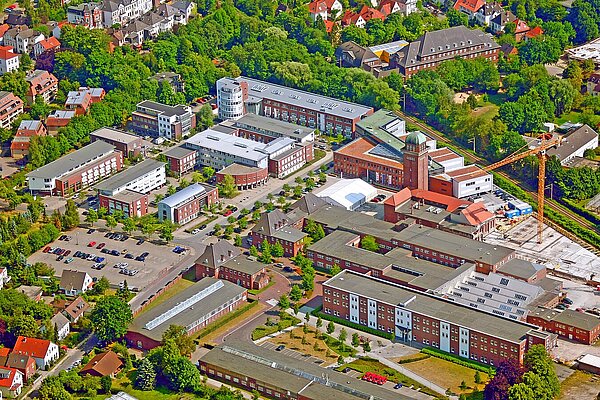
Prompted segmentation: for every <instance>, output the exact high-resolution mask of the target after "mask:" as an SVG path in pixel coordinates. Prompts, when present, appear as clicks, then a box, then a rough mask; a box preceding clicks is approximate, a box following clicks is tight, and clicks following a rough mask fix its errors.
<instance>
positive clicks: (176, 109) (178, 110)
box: [136, 100, 188, 116]
mask: <svg viewBox="0 0 600 400" xmlns="http://www.w3.org/2000/svg"><path fill="white" fill-rule="evenodd" d="M137 107H143V108H148V109H151V110H154V111H157V112H160V113H162V114H164V115H168V116H172V115H183V114H185V113H187V112H188V107H187V106H184V105H181V104H178V105H176V106H169V105H166V104H162V103H157V102H156V101H150V100H144V101H142V102H140V103H138V104H137ZM136 111H137V110H136ZM138 112H139V111H138Z"/></svg>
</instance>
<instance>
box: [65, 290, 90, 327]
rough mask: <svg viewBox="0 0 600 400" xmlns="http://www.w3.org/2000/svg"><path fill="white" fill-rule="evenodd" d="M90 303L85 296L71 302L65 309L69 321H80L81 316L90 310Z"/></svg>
mask: <svg viewBox="0 0 600 400" xmlns="http://www.w3.org/2000/svg"><path fill="white" fill-rule="evenodd" d="M89 308H90V305H89V304H88V303H87V302H86V301H85V300H84V299H83V297H81V296H79V297H77V298H76V299H75V300H73V301H72V302H70V303H69V305H67V306H66V307H65V309H64V310H63V313H64V314H65V316H66V317H67V318H69V321H71V322H72V323H76V322H77V321H79V318H81V316H83V314H84V313H85V312H86V311H87V310H89Z"/></svg>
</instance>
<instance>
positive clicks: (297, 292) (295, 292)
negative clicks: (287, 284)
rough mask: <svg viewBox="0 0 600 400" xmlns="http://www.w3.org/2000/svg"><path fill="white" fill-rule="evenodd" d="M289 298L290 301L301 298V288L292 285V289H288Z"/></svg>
mask: <svg viewBox="0 0 600 400" xmlns="http://www.w3.org/2000/svg"><path fill="white" fill-rule="evenodd" d="M290 299H291V300H292V301H295V302H297V301H300V300H301V299H302V289H301V288H300V286H298V285H294V286H292V290H291V291H290Z"/></svg>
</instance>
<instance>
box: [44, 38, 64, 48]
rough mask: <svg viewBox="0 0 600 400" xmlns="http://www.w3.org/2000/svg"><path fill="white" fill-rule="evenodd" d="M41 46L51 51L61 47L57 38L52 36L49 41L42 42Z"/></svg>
mask: <svg viewBox="0 0 600 400" xmlns="http://www.w3.org/2000/svg"><path fill="white" fill-rule="evenodd" d="M40 45H41V46H42V47H43V48H44V50H50V49H56V48H58V47H60V42H59V41H58V39H57V38H55V37H54V36H51V37H49V38H48V39H45V40H42V41H41V42H40Z"/></svg>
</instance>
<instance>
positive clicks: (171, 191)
mask: <svg viewBox="0 0 600 400" xmlns="http://www.w3.org/2000/svg"><path fill="white" fill-rule="evenodd" d="M176 192H177V189H176V188H175V186H173V185H169V186H167V195H169V196H173V195H174V194H175V193H176Z"/></svg>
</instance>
